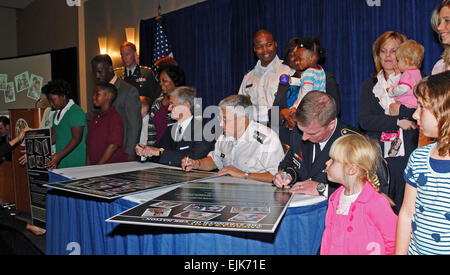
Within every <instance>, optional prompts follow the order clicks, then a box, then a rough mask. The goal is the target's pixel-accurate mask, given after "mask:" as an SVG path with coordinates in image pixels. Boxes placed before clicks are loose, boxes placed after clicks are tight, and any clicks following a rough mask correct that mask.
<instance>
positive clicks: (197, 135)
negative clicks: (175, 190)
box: [136, 86, 214, 166]
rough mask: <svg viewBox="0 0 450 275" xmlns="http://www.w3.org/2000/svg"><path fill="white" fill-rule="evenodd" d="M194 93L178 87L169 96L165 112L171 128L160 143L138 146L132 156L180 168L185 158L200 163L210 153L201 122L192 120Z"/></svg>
mask: <svg viewBox="0 0 450 275" xmlns="http://www.w3.org/2000/svg"><path fill="white" fill-rule="evenodd" d="M194 100H195V90H194V89H193V88H190V87H185V86H182V87H178V88H176V89H175V90H173V91H172V92H170V93H169V102H170V105H169V111H171V115H172V119H173V120H176V121H177V122H176V123H174V124H172V125H171V126H170V127H169V129H168V130H166V132H165V133H164V136H163V137H162V138H161V140H160V141H159V142H158V143H157V144H155V146H154V147H152V146H145V145H143V144H139V145H137V146H136V153H137V155H138V156H143V157H159V160H158V161H159V163H161V164H167V165H172V166H181V159H183V158H184V157H186V156H188V157H189V158H192V159H201V158H204V157H206V155H208V153H209V152H210V151H212V150H214V140H212V141H206V140H205V137H203V123H202V119H201V118H200V119H196V118H195V117H194V116H193V113H194Z"/></svg>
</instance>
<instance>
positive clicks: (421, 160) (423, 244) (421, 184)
mask: <svg viewBox="0 0 450 275" xmlns="http://www.w3.org/2000/svg"><path fill="white" fill-rule="evenodd" d="M435 146H436V143H433V144H430V145H427V146H424V147H420V148H417V149H416V150H415V151H414V152H413V153H412V154H411V156H410V158H409V161H408V165H407V166H406V169H405V173H404V178H405V180H406V182H407V183H408V184H409V185H411V186H413V187H415V188H416V189H417V197H416V206H415V208H416V212H415V213H414V215H413V218H412V223H411V225H412V230H411V241H410V244H409V249H408V253H409V254H450V172H447V173H445V172H444V173H440V172H436V171H435V170H433V168H431V166H430V159H431V157H430V156H431V152H432V150H433V148H434V147H435ZM447 162H448V163H449V164H448V165H450V160H449V161H447Z"/></svg>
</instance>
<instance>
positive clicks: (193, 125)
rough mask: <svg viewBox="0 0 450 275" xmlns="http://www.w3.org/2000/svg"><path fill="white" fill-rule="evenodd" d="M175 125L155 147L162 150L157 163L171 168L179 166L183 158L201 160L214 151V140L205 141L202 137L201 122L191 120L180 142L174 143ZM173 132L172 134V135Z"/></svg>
mask: <svg viewBox="0 0 450 275" xmlns="http://www.w3.org/2000/svg"><path fill="white" fill-rule="evenodd" d="M176 126H177V124H176V123H175V124H172V126H170V127H168V128H167V130H166V132H165V133H164V136H163V137H162V138H161V140H160V141H159V142H158V143H157V144H155V147H158V148H164V152H162V154H161V156H160V158H159V162H160V163H161V164H167V165H172V166H178V167H180V166H181V160H182V159H183V158H184V157H185V156H189V158H191V159H202V158H204V157H206V156H207V155H208V153H209V152H211V151H212V150H214V140H213V141H211V142H210V141H206V140H205V139H204V137H203V122H202V120H197V119H195V118H193V119H192V120H191V122H190V123H189V125H188V127H187V128H186V130H185V131H184V133H183V138H182V140H181V141H180V142H176V141H175V140H174V138H175V136H176V135H175V131H176V130H177V129H176ZM172 132H173V134H172Z"/></svg>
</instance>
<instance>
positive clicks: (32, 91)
mask: <svg viewBox="0 0 450 275" xmlns="http://www.w3.org/2000/svg"><path fill="white" fill-rule="evenodd" d="M43 81H44V79H43V78H42V77H40V76H38V75H35V74H31V77H30V88H29V89H28V93H27V97H29V98H31V99H34V100H38V99H39V98H40V97H41V89H42V82H43Z"/></svg>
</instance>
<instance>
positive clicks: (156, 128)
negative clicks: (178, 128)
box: [147, 66, 186, 146]
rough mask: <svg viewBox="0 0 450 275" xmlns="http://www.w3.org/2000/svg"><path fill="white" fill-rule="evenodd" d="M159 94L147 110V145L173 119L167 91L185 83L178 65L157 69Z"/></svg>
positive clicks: (161, 134) (159, 136)
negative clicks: (159, 86) (148, 110)
mask: <svg viewBox="0 0 450 275" xmlns="http://www.w3.org/2000/svg"><path fill="white" fill-rule="evenodd" d="M158 75H159V85H161V90H162V92H161V96H160V97H159V98H157V99H156V100H155V101H154V102H153V104H152V106H151V108H150V112H149V120H148V139H147V145H149V146H153V145H154V144H155V143H157V142H158V141H159V140H160V139H161V138H162V137H163V135H164V132H165V131H166V129H167V125H168V124H170V123H173V122H175V121H173V120H172V117H171V115H170V112H169V96H168V94H169V92H171V91H173V90H175V88H176V87H180V86H184V85H186V80H185V75H184V71H183V70H182V69H180V67H178V66H164V67H161V68H160V69H159V70H158Z"/></svg>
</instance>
